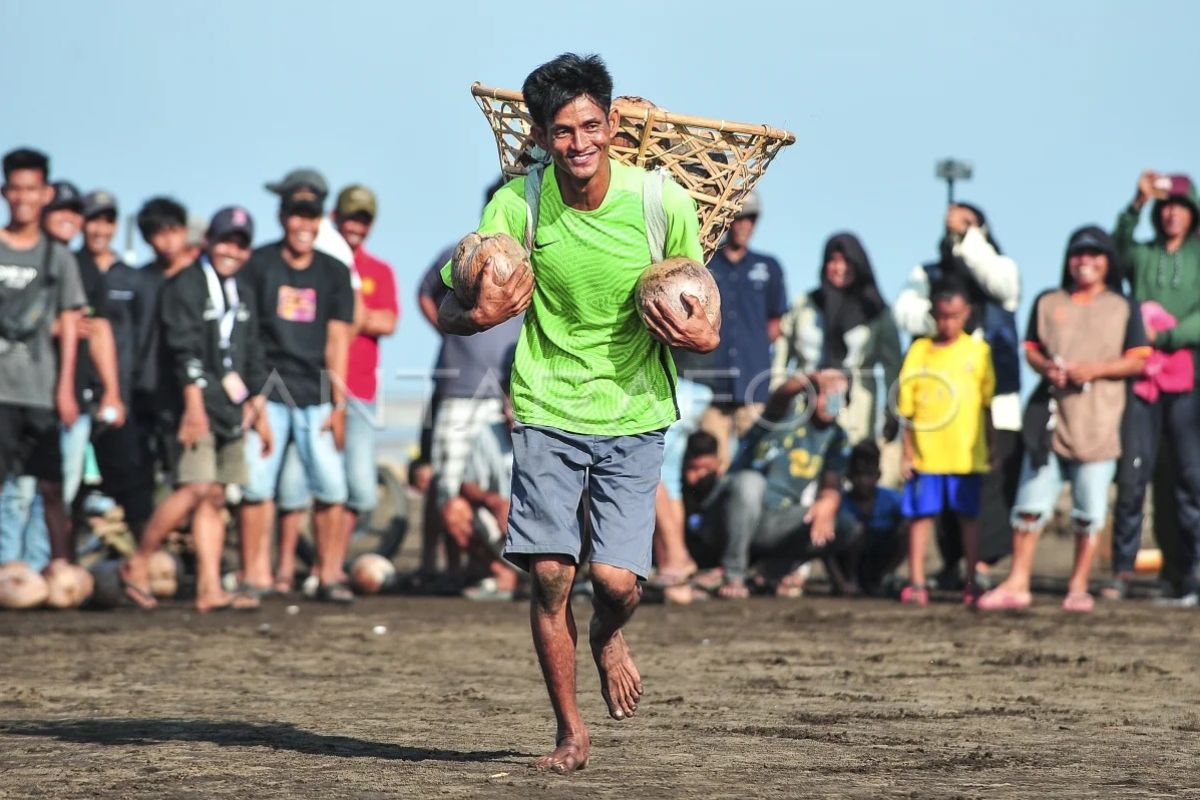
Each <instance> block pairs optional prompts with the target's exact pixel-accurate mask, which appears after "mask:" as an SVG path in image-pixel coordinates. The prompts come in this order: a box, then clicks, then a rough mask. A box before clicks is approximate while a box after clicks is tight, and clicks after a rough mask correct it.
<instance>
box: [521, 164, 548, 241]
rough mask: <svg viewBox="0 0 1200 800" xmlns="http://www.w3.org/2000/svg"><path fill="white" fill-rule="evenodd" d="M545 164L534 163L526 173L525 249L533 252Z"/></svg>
mask: <svg viewBox="0 0 1200 800" xmlns="http://www.w3.org/2000/svg"><path fill="white" fill-rule="evenodd" d="M544 170H545V165H544V164H534V165H533V166H531V167H530V168H529V171H528V172H527V173H526V174H525V251H526V252H528V253H532V252H533V237H534V235H535V234H536V233H537V224H538V209H539V208H540V207H541V205H542V172H543V171H544Z"/></svg>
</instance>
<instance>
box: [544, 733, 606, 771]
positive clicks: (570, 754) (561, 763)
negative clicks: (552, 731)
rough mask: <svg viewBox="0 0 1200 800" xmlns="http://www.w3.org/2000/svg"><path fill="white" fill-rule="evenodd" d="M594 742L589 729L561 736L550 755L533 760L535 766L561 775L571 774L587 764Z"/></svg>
mask: <svg viewBox="0 0 1200 800" xmlns="http://www.w3.org/2000/svg"><path fill="white" fill-rule="evenodd" d="M591 747H592V743H591V740H590V739H589V738H588V734H587V731H586V730H585V731H583V732H582V733H580V734H571V735H569V736H561V737H559V739H558V746H557V747H555V748H554V752H553V753H551V754H550V755H548V756H542V757H541V758H539V759H538V760H537V761H535V762H533V768H534V769H536V770H537V771H538V772H554V773H557V774H559V775H570V774H571V773H572V772H578V771H579V770H581V769H583V768H584V767H586V766H587V763H588V753H589V752H590V751H591Z"/></svg>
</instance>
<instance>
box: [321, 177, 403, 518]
mask: <svg viewBox="0 0 1200 800" xmlns="http://www.w3.org/2000/svg"><path fill="white" fill-rule="evenodd" d="M377 207H378V206H377V203H376V200H375V193H374V192H372V191H371V190H370V189H368V188H367V187H366V186H363V185H362V184H352V185H350V186H347V187H346V188H345V189H343V190H342V191H341V193H340V194H339V195H338V198H337V206H336V207H335V208H334V211H333V221H334V223H335V224H336V225H337V229H338V232H339V233H340V234H341V235H342V237H343V238H344V239H345V240H346V243H347V244H349V245H350V248H351V249H352V250H353V251H354V270H355V272H357V273H358V277H359V280H360V281H361V283H362V289H361V296H362V303H363V307H364V309H365V314H364V315H363V321H362V325H361V327H360V328H359V329H358V332H357V334H356V335H355V337H354V339H353V340H351V342H350V362H349V366H348V368H347V370H346V388H347V396H348V397H350V398H351V400H350V408H349V411H348V413H347V414H346V447H345V451H344V454H345V458H346V481H347V483H348V485H349V489H350V498H349V500H348V501H347V503H346V510H347V512H348V513H346V514H345V515H344V516H345V522H346V527H345V534H344V535H345V537H346V541H347V542H349V539H350V536H351V534H352V533H353V532H354V528H355V527H356V526H357V524H358V518H359V515H360V514H370V513H371V510H372V509H374V508H375V501H376V495H375V438H376V436H378V433H379V428H380V427H381V425H380V423H379V420H378V415H377V413H376V407H375V395H376V390H377V387H378V372H379V340H380V339H381V338H382V337H384V336H391V335H392V332H393V331H395V330H396V321H397V320H398V319H399V317H400V306H399V304H398V302H397V299H396V279H395V276H394V273H393V271H392V268H391V266H390V265H388V264H387V263H386V262H384V261H381V260H380V259H378V258H376V257H375V256H373V255H371V254H370V253H368V252H367V251H366V248H365V247H363V242H364V241H366V238H367V236H368V235H369V234H370V232H371V225H372V224H373V223H374V222H375V213H376V210H377Z"/></svg>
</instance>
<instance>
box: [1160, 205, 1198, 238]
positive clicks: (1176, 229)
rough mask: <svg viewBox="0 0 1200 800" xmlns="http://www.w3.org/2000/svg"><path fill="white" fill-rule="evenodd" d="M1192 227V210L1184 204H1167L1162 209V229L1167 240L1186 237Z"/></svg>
mask: <svg viewBox="0 0 1200 800" xmlns="http://www.w3.org/2000/svg"><path fill="white" fill-rule="evenodd" d="M1191 227H1192V210H1191V209H1190V208H1188V207H1187V205H1185V204H1184V203H1167V204H1166V205H1164V206H1163V207H1162V229H1163V234H1164V235H1165V236H1166V237H1167V238H1168V239H1175V238H1178V237H1180V236H1186V235H1187V232H1188V229H1190V228H1191Z"/></svg>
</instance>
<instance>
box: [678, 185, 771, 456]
mask: <svg viewBox="0 0 1200 800" xmlns="http://www.w3.org/2000/svg"><path fill="white" fill-rule="evenodd" d="M761 213H762V202H761V200H759V197H758V194H757V193H754V192H752V193H751V194H750V195H749V196H748V197H747V198H746V201H745V203H743V205H742V208H741V210H740V211H738V213H737V217H736V218H735V219H734V220H733V224H732V225H730V226H729V233H728V234H726V237H725V241H724V242H723V243H722V245H721V247H720V248H719V249H718V250H717V252H716V253H714V254H713V257H712V259H711V260H710V261H709V262H708V268H709V269H710V270H711V271H712V274H713V277H714V278H715V279H716V281H717V287H718V288H719V289H720V291H721V344H720V345H719V346H718V347H717V349H716V350H715V351H714V352H713V353H710V354H707V355H705V356H703V357H698V358H695V359H692V361H693V363H692V365H691V366H692V367H693V370H689V371H694V372H695V375H694V378H695V380H698V381H700V382H701V383H704V384H705V385H707V386H708V387H709V388H711V389H712V391H713V402H712V404H711V405H710V406H709V407H708V408H707V409H705V411H704V414H703V415H702V416H701V418H700V429H701V430H704V431H708V432H709V433H711V434H712V435H713V436H715V437H716V438H717V442H718V444H719V446H720V454H721V461H722V463H724V464H725V465H727V466H728V464H729V463H730V460H731V458H732V456H733V447H734V445H735V443H736V439H737V438H738V437H739V436H743V435H745V433H746V432H747V431H749V430H750V427H751V426H752V425H753V424H754V420H755V418H756V417H757V416H758V415H759V414H760V413H761V412H762V408H763V404H764V403H766V401H767V394H768V392H769V390H770V371H771V343H772V342H774V341H775V340H776V339H777V338H779V323H780V319H781V318H782V317H783V314H784V312H786V311H787V289H786V287H785V286H784V282H783V268H782V267H780V266H779V262H778V261H777V260H776V259H775V258H774V257H773V256H769V255H766V254H765V253H759V252H756V251H754V250H751V249H750V238H751V237H752V236H753V235H754V228H755V226H756V225H757V224H758V218H759V216H760V214H761Z"/></svg>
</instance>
